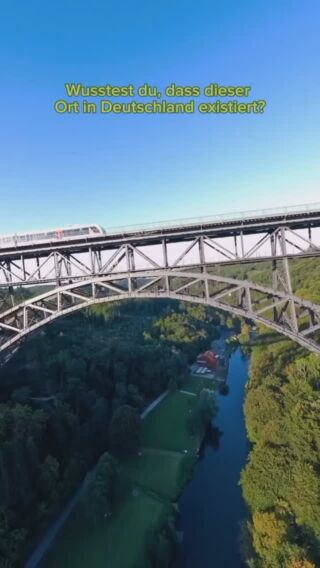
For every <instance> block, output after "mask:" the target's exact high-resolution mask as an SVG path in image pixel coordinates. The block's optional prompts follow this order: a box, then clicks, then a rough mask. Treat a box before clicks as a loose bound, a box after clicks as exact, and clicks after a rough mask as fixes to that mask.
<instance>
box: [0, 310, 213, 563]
mask: <svg viewBox="0 0 320 568" xmlns="http://www.w3.org/2000/svg"><path fill="white" fill-rule="evenodd" d="M218 325H219V317H218V316H217V315H216V314H215V313H214V312H213V311H210V310H205V309H204V308H203V307H201V306H191V305H187V304H182V303H180V304H179V303H178V302H171V303H169V302H167V301H165V300H157V301H152V300H151V301H149V300H145V301H132V302H122V303H119V304H113V305H99V306H96V307H94V308H90V309H88V310H87V311H85V312H82V313H81V312H79V313H78V314H76V315H73V316H69V317H68V318H65V319H63V320H60V321H59V322H56V323H54V324H52V325H51V326H48V327H46V328H44V329H43V330H42V331H41V332H40V333H38V334H35V335H34V336H33V337H32V338H30V339H29V340H27V341H26V342H25V343H24V344H23V345H22V346H21V347H20V348H19V349H18V351H17V352H16V353H15V355H14V356H13V357H12V359H11V360H10V361H9V362H8V363H7V365H5V366H2V367H0V381H1V399H0V516H1V519H0V567H1V568H16V567H20V566H23V565H24V562H25V560H26V558H27V556H28V555H29V554H30V552H31V550H32V548H33V547H34V545H35V544H36V542H37V541H38V540H39V538H40V537H41V535H43V534H44V532H45V530H46V528H47V527H48V525H49V524H50V522H51V521H52V519H53V518H54V517H55V516H56V515H57V514H58V513H59V512H60V511H61V510H62V508H63V506H64V504H65V503H66V502H67V500H68V499H69V498H70V497H71V495H72V494H73V493H74V491H75V490H76V488H77V487H78V486H79V484H80V483H81V481H82V480H83V479H84V477H85V475H86V474H87V472H88V471H90V470H91V469H92V468H93V466H95V464H96V463H97V461H98V460H99V458H101V460H102V461H101V463H100V462H99V463H100V466H99V467H100V470H101V471H102V472H103V475H104V474H106V472H108V480H109V481H108V484H107V485H106V487H105V488H104V490H103V492H102V493H101V491H100V489H101V482H100V481H101V474H99V468H98V469H97V472H98V473H97V482H96V483H94V484H93V486H92V488H91V490H90V491H93V492H95V491H97V488H98V490H99V491H100V493H99V495H100V497H101V495H102V501H101V503H102V504H103V506H104V505H105V503H103V499H104V501H105V502H107V501H108V499H109V500H110V495H111V494H112V491H111V489H110V488H112V484H113V481H114V462H113V458H111V457H110V456H109V457H108V455H106V457H104V458H103V457H101V456H103V455H104V454H105V452H111V453H113V454H117V453H119V452H121V451H122V452H129V451H130V449H132V448H134V447H135V446H136V445H137V436H138V419H137V417H138V416H139V413H140V412H141V411H142V409H143V408H144V407H145V406H146V404H147V403H148V402H150V401H151V400H152V399H154V398H155V397H156V396H157V395H158V394H160V393H161V392H163V391H164V390H165V389H167V388H169V389H171V390H175V389H176V388H177V386H178V385H179V384H181V382H182V381H183V380H184V379H185V377H186V376H187V373H188V363H189V362H190V361H192V359H193V358H194V357H195V356H196V354H197V353H198V352H199V351H201V350H202V349H204V348H205V347H207V346H208V345H209V338H210V339H211V338H212V337H215V336H217V335H218V333H219V332H218ZM106 477H107V475H106ZM108 487H109V489H108ZM89 495H90V492H89ZM96 513H97V511H96V509H95V510H94V512H93V515H95V514H96Z"/></svg>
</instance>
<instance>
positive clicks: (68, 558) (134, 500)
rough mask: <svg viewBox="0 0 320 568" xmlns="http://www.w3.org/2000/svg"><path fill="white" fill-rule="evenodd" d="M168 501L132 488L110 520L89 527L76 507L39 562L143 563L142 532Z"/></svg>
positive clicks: (101, 566)
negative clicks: (50, 548) (48, 550)
mask: <svg viewBox="0 0 320 568" xmlns="http://www.w3.org/2000/svg"><path fill="white" fill-rule="evenodd" d="M166 508H167V505H166V503H165V502H162V501H160V500H158V499H154V498H153V497H151V496H149V495H147V494H146V493H145V492H143V491H139V490H134V491H132V492H131V493H130V494H129V495H128V496H127V497H126V499H125V500H124V502H123V503H122V505H121V507H120V508H119V509H118V510H117V512H116V513H115V514H114V516H113V518H112V519H111V520H110V521H105V522H104V523H103V524H97V525H94V527H92V526H91V527H90V526H88V525H87V523H84V522H83V519H82V518H81V516H80V514H79V511H75V513H74V514H73V515H72V516H71V517H70V518H69V520H68V521H67V523H66V525H65V527H64V528H63V530H62V531H61V533H60V534H59V536H58V537H57V539H56V542H55V543H54V545H53V546H52V550H50V552H49V553H48V555H47V558H46V559H45V561H44V563H43V564H42V566H46V567H48V568H67V567H68V568H85V567H86V568H87V567H90V566H94V568H127V567H128V568H129V567H135V566H144V564H145V562H146V558H145V534H146V532H147V531H148V530H149V529H150V528H152V527H155V528H156V527H157V526H158V525H159V521H160V519H161V517H162V516H163V515H164V513H165V510H166Z"/></svg>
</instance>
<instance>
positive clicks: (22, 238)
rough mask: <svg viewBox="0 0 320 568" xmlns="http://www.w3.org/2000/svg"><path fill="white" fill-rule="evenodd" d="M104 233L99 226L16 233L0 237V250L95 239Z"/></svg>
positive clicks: (76, 226)
mask: <svg viewBox="0 0 320 568" xmlns="http://www.w3.org/2000/svg"><path fill="white" fill-rule="evenodd" d="M105 234H106V231H105V229H104V228H103V227H101V225H71V226H70V227H65V228H63V229H54V230H50V231H33V232H30V233H16V234H14V235H3V236H2V235H1V236H0V248H5V247H11V246H15V247H16V246H21V245H24V244H37V243H39V244H40V243H44V242H55V241H61V240H66V239H71V240H72V239H77V238H80V237H85V236H88V237H96V236H98V235H105Z"/></svg>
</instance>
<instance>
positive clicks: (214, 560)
mask: <svg viewBox="0 0 320 568" xmlns="http://www.w3.org/2000/svg"><path fill="white" fill-rule="evenodd" d="M248 363H249V360H248V358H246V357H243V355H242V353H241V351H240V349H239V348H238V349H236V350H235V351H234V352H233V353H232V355H231V357H230V361H229V369H228V378H227V385H228V391H227V392H228V394H227V395H222V394H219V392H217V404H218V412H217V415H216V417H215V419H214V427H213V428H212V430H211V431H209V432H208V433H207V436H206V438H205V440H204V444H203V448H202V450H201V455H200V459H199V461H198V463H197V465H196V467H195V469H194V472H193V475H192V479H191V480H190V482H189V483H188V484H187V485H186V487H185V489H184V491H183V494H182V496H181V498H180V500H179V508H180V514H181V516H180V523H179V528H180V529H181V531H182V532H183V535H184V538H183V541H182V544H181V547H180V551H179V563H178V566H179V568H198V567H200V566H201V568H212V567H213V566H214V567H217V568H220V567H224V566H226V567H229V566H230V567H232V568H243V566H244V565H243V561H242V558H241V555H240V543H239V536H240V523H241V521H242V520H243V519H244V518H245V517H246V515H247V510H246V506H245V503H244V500H243V497H242V492H241V488H240V486H239V480H240V472H241V470H242V468H243V466H244V465H245V462H246V458H247V455H248V449H249V445H248V441H247V436H246V427H245V421H244V415H243V402H244V398H245V384H246V381H247V377H248Z"/></svg>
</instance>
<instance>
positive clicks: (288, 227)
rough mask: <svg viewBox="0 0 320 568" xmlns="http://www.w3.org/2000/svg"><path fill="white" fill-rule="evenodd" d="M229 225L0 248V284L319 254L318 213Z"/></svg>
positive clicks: (50, 281)
mask: <svg viewBox="0 0 320 568" xmlns="http://www.w3.org/2000/svg"><path fill="white" fill-rule="evenodd" d="M227 225H228V226H227V227H223V226H222V227H221V226H220V225H219V227H217V226H212V227H211V225H210V224H209V225H208V226H207V225H204V226H202V225H201V226H199V227H189V228H188V227H186V228H181V227H180V228H171V229H170V230H169V229H167V230H164V229H163V230H158V231H152V232H150V233H148V232H146V231H144V232H143V231H141V232H135V233H133V234H129V233H128V234H123V235H102V236H101V235H100V237H94V238H92V239H89V238H87V239H83V240H81V241H68V240H65V241H63V242H59V241H58V242H53V243H46V244H42V245H39V244H38V245H24V246H20V247H18V248H13V249H10V250H9V249H8V250H4V249H1V248H0V287H2V288H8V287H10V288H12V287H15V286H33V285H39V284H55V285H65V284H69V283H71V282H74V281H76V280H78V281H80V280H85V279H87V280H90V279H91V278H92V277H93V276H104V275H108V274H112V273H116V272H126V271H127V272H134V271H135V270H140V271H141V270H149V269H151V268H152V269H156V268H158V269H166V268H177V267H183V268H186V267H191V266H195V267H196V266H199V265H201V266H208V265H212V264H222V263H231V264H235V263H243V262H260V261H265V260H271V259H272V260H279V259H283V258H294V257H297V258H299V257H315V256H319V255H320V212H319V214H317V216H316V214H315V213H312V214H311V213H310V218H309V217H308V216H304V217H303V218H302V219H300V218H298V220H296V219H292V220H291V221H290V222H288V221H286V222H284V221H282V222H281V223H280V222H277V223H275V222H274V221H265V220H264V222H262V221H261V222H259V223H258V222H256V223H253V224H247V225H246V224H245V223H242V224H241V223H240V224H239V223H238V224H236V225H232V224H231V226H229V225H230V224H227Z"/></svg>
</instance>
